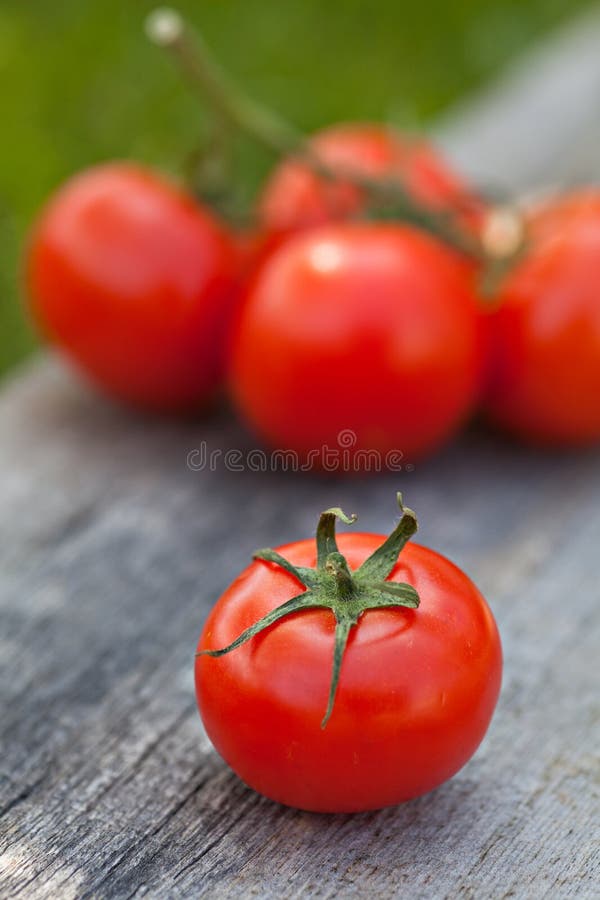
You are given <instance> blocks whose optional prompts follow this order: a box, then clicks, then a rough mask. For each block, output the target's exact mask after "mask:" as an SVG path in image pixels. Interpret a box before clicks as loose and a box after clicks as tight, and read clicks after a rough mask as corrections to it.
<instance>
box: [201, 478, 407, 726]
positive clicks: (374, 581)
mask: <svg viewBox="0 0 600 900" xmlns="http://www.w3.org/2000/svg"><path fill="white" fill-rule="evenodd" d="M396 497H397V502H398V506H399V508H400V513H401V518H400V521H399V522H398V524H397V525H396V527H395V528H394V530H393V531H392V533H391V534H390V536H389V537H388V538H387V540H386V541H384V543H383V544H382V545H381V546H380V547H378V548H377V550H375V551H374V552H373V553H372V554H371V556H369V557H368V559H366V560H365V561H364V562H363V563H362V565H361V566H359V568H358V569H356V570H355V571H351V570H350V568H349V566H348V563H347V561H346V559H345V557H344V556H343V554H342V553H340V551H339V549H338V546H337V541H336V536H335V525H336V520H337V519H339V520H340V521H342V522H343V523H344V524H345V525H352V524H354V522H355V521H356V516H347V515H346V514H345V513H344V512H343V511H342V510H341V509H339V508H337V507H336V508H332V509H327V510H325V512H323V513H322V514H321V516H320V518H319V523H318V525H317V533H316V543H317V565H316V567H315V568H314V569H313V568H307V567H304V566H295V565H293V563H291V562H290V561H289V560H287V559H285V557H283V556H281V554H279V553H277V551H276V550H271V549H269V548H268V549H264V550H258V551H257V552H256V553H254V554H253V559H257V560H263V561H264V562H266V563H272V564H274V565H277V566H280V567H281V568H282V569H284V570H285V571H286V572H289V573H290V574H291V575H293V576H294V578H296V579H297V581H299V582H300V583H301V584H302V585H304V587H305V591H303V592H302V593H301V594H298V595H297V596H295V597H292V598H291V599H290V600H287V601H286V602H285V603H282V604H281V605H280V606H278V607H276V608H275V609H273V610H271V612H269V613H267V614H266V615H265V616H263V617H262V618H261V619H259V620H258V621H257V622H255V623H254V625H251V626H250V627H249V628H247V629H246V630H245V631H243V632H242V633H241V634H240V635H239V637H237V638H236V640H234V641H232V643H231V644H229V645H228V646H227V647H223V648H221V649H219V650H201V651H200V652H199V653H197V654H196V655H197V656H213V657H219V656H223V655H224V654H226V653H230V652H231V651H232V650H235V649H236V648H237V647H239V646H241V644H244V643H245V642H246V641H248V640H250V639H251V638H253V637H254V636H255V635H257V634H259V633H260V632H261V631H264V629H266V628H269V627H270V626H271V625H274V624H275V623H276V622H278V621H279V620H280V619H283V618H284V617H286V616H289V615H291V614H292V613H296V612H300V611H301V610H305V609H330V610H331V611H332V613H333V615H334V617H335V622H336V625H335V634H334V649H333V667H332V674H331V682H330V688H329V698H328V702H327V709H326V711H325V715H324V717H323V720H322V722H321V728H325V726H326V725H327V722H328V721H329V718H330V716H331V713H332V711H333V706H334V703H335V696H336V692H337V687H338V683H339V677H340V671H341V666H342V660H343V658H344V653H345V650H346V646H347V643H348V637H349V635H350V632H351V630H352V628H354V627H355V626H356V625H357V624H358V622H359V619H360V617H361V616H362V614H363V613H364V612H366V610H368V609H383V608H390V607H400V606H402V607H407V608H409V609H416V608H417V607H418V606H419V602H420V600H419V595H418V593H417V591H416V590H415V588H414V587H413V586H412V585H410V584H406V583H404V582H397V581H387V580H386V579H387V577H388V576H389V575H390V573H391V572H392V570H393V568H394V566H395V565H396V563H397V561H398V556H399V555H400V552H401V550H402V548H403V547H404V546H405V544H406V543H407V542H408V541H409V540H410V538H411V537H412V536H413V535H414V534H415V532H416V530H417V527H418V526H417V518H416V515H415V513H414V512H413V511H412V509H408V508H407V507H405V506H404V505H403V503H402V494H400V493H398V494H397V495H396Z"/></svg>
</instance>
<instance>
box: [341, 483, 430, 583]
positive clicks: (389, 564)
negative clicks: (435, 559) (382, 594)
mask: <svg viewBox="0 0 600 900" xmlns="http://www.w3.org/2000/svg"><path fill="white" fill-rule="evenodd" d="M396 502H397V503H398V507H399V508H400V513H401V517H400V521H399V522H398V524H397V525H396V527H395V528H394V530H393V531H392V533H391V534H390V536H389V538H388V539H387V541H385V542H384V543H383V544H382V545H381V547H378V548H377V550H375V552H374V553H372V554H371V556H369V558H368V559H366V560H365V561H364V563H363V564H362V566H360V567H359V568H358V569H357V571H356V578H357V579H358V580H360V581H363V580H364V581H367V580H368V581H373V580H377V581H383V580H384V579H385V578H387V576H388V575H389V574H390V572H391V571H392V569H393V568H394V566H395V565H396V563H397V562H398V556H399V555H400V552H401V550H402V548H403V547H404V545H405V544H406V543H408V541H409V540H410V539H411V537H412V536H413V534H415V532H416V531H417V528H418V525H417V517H416V515H415V514H414V512H413V511H412V509H408V507H405V506H404V504H403V503H402V494H401V493H400V492H398V493H397V494H396Z"/></svg>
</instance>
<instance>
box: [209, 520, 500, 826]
mask: <svg viewBox="0 0 600 900" xmlns="http://www.w3.org/2000/svg"><path fill="white" fill-rule="evenodd" d="M384 541H385V538H384V537H383V536H382V535H377V534H343V535H341V537H340V538H339V550H340V551H341V553H343V554H344V556H345V558H346V560H347V563H348V565H349V567H350V570H352V571H351V576H352V578H353V580H354V582H355V583H356V581H357V580H358V579H359V577H360V575H359V573H357V572H356V571H355V570H356V569H357V568H358V567H359V566H361V564H363V563H364V562H365V560H366V559H367V558H368V557H369V556H370V555H371V554H373V553H374V552H375V551H376V550H377V549H378V548H380V547H381V546H382V545H383V543H384ZM388 541H389V539H388ZM329 546H330V547H331V546H332V545H331V544H330V545H329ZM262 552H263V553H265V556H266V555H267V553H268V552H269V551H262ZM270 552H271V554H272V553H273V551H270ZM278 552H279V553H280V554H282V556H283V557H285V558H286V559H287V560H289V562H290V563H292V564H293V565H294V566H297V567H311V568H313V567H315V565H316V563H317V552H316V547H315V542H314V540H303V541H298V542H296V543H293V544H288V545H286V546H285V547H281V548H279V551H278ZM337 555H338V556H339V555H340V554H339V553H338V554H337ZM329 556H331V554H329ZM301 571H302V570H301ZM304 571H305V570H304ZM388 573H389V574H388V575H387V578H386V583H387V584H388V585H389V583H390V582H391V583H392V584H394V585H398V584H402V583H404V588H407V586H412V588H410V587H409V588H408V589H409V590H413V592H414V589H416V591H417V592H418V595H419V598H420V605H419V607H418V609H410V608H402V607H390V608H377V609H372V608H368V609H367V610H366V611H365V612H363V613H362V615H359V618H358V621H357V624H356V625H355V627H352V628H351V630H350V633H349V637H348V640H347V644H346V646H345V653H344V654H343V657H342V662H341V669H340V674H339V682H338V685H337V693H336V694H335V702H334V705H333V708H332V711H331V716H330V718H329V720H328V722H327V724H326V726H325V727H323V723H322V719H323V713H324V711H325V708H326V706H327V703H328V696H329V694H330V690H331V680H332V660H333V647H334V632H335V630H336V618H335V617H334V614H333V613H332V611H331V609H328V608H320V609H304V610H301V611H298V612H293V613H291V614H289V615H286V616H285V617H283V618H279V620H278V621H277V622H276V623H275V624H272V625H270V626H269V627H267V628H266V629H265V630H263V631H262V632H261V633H260V634H258V635H256V636H253V637H250V638H249V639H248V640H246V642H245V643H242V644H241V645H240V646H237V647H236V648H235V649H233V650H231V652H227V653H226V654H225V655H222V656H220V658H218V659H215V658H211V657H210V656H206V655H200V656H197V658H196V669H195V676H196V692H197V698H198V704H199V709H200V713H201V715H202V719H203V721H204V724H205V727H206V730H207V732H208V735H209V737H210V739H211V741H212V742H213V744H214V746H215V747H216V749H217V750H218V751H219V753H220V754H221V755H222V756H223V758H224V759H225V761H226V762H227V763H228V764H229V765H230V766H231V767H232V769H233V770H234V771H235V772H236V773H237V774H238V775H239V776H240V778H242V779H243V781H245V782H246V784H248V785H250V786H251V787H252V788H254V789H255V790H257V791H259V792H260V793H262V794H265V795H266V796H267V797H270V798H271V799H273V800H276V801H279V802H280V803H285V804H287V805H289V806H295V807H299V808H301V809H307V810H313V811H317V812H356V811H361V810H368V809H377V808H380V807H383V806H390V805H393V804H396V803H400V802H402V801H404V800H408V799H410V798H412V797H416V796H418V795H420V794H423V793H425V792H427V791H430V790H432V789H433V788H435V787H436V786H437V785H439V784H441V783H442V782H443V781H446V780H447V779H448V778H450V777H451V776H452V775H453V774H454V773H455V772H457V771H458V770H459V769H460V768H461V767H462V766H463V765H464V764H465V763H466V762H467V760H468V759H470V757H471V756H472V754H473V753H474V752H475V750H476V748H477V747H478V745H479V743H480V742H481V740H482V738H483V736H484V734H485V732H486V730H487V727H488V725H489V722H490V719H491V717H492V713H493V711H494V707H495V705H496V701H497V698H498V693H499V690H500V681H501V671H502V652H501V646H500V639H499V635H498V631H497V628H496V625H495V622H494V619H493V616H492V614H491V612H490V610H489V608H488V606H487V605H486V602H485V600H484V599H483V597H482V595H481V594H480V593H479V591H478V590H477V588H476V587H475V585H474V584H473V582H472V581H470V580H469V578H467V576H466V575H465V574H464V573H463V572H462V571H461V570H460V569H458V568H457V567H456V566H455V565H453V564H452V563H451V562H450V561H449V560H447V559H445V558H444V557H443V556H440V555H439V554H438V553H435V552H434V551H433V550H429V549H427V548H426V547H422V546H419V545H416V544H408V545H407V546H406V547H405V549H404V550H403V551H402V555H401V557H400V561H397V552H395V554H394V559H392V561H391V563H390V565H389V566H388ZM309 574H310V573H309ZM313 575H314V571H313ZM321 577H323V576H322V575H321ZM396 589H398V588H396ZM303 591H305V589H304V586H303V583H302V581H300V580H299V579H298V578H297V577H295V575H294V574H293V572H291V571H287V570H285V569H283V568H281V567H280V566H278V565H275V564H274V563H273V562H272V561H266V560H265V558H263V559H257V560H256V561H255V562H254V563H252V565H250V566H249V567H248V568H247V569H246V570H245V571H243V572H242V573H241V575H240V576H239V577H238V578H237V579H236V580H235V581H234V582H233V584H232V585H231V586H230V587H229V588H228V590H227V591H225V593H224V594H223V595H222V597H221V598H220V599H219V600H218V602H217V604H216V605H215V607H214V608H213V610H212V612H211V614H210V616H209V618H208V620H207V622H206V625H205V627H204V630H203V632H202V635H201V637H200V641H199V643H198V650H199V651H202V652H205V651H207V650H208V651H212V652H214V651H216V650H217V649H219V648H224V647H227V645H229V644H231V643H232V642H233V641H234V640H236V639H237V638H238V636H240V634H242V633H243V632H244V630H245V629H247V628H248V627H250V626H252V625H253V624H254V623H256V622H257V621H258V620H260V619H261V617H263V616H265V615H266V614H268V613H270V612H271V611H273V610H274V609H276V608H277V607H278V606H280V605H281V604H282V603H285V602H286V601H289V600H290V598H293V597H295V596H299V597H302V596H306V593H304V594H303ZM341 602H342V603H343V602H347V601H341ZM349 602H352V601H351V600H350V601H349Z"/></svg>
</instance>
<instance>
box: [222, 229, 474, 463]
mask: <svg viewBox="0 0 600 900" xmlns="http://www.w3.org/2000/svg"><path fill="white" fill-rule="evenodd" d="M230 365H231V372H230V385H231V390H232V395H233V398H234V401H235V403H236V405H237V407H238V410H239V411H240V412H241V414H242V416H243V418H245V419H246V421H247V423H248V424H249V426H250V427H251V429H252V430H254V431H255V432H256V433H257V434H258V435H259V436H260V437H261V438H262V439H263V440H264V441H265V442H266V443H267V444H269V445H271V446H273V447H276V448H280V449H283V450H292V451H295V452H297V453H298V454H299V456H300V457H301V458H302V459H303V460H304V459H307V458H308V459H310V458H311V453H314V452H315V451H319V449H320V448H323V447H324V446H327V447H329V448H333V449H334V450H338V449H339V446H340V445H339V443H338V436H339V435H340V433H341V432H347V431H348V430H352V431H353V432H354V433H355V438H356V440H355V443H354V446H352V447H350V448H348V462H349V464H350V465H349V468H350V470H351V471H361V469H362V468H364V465H365V464H366V463H365V460H364V458H363V456H362V455H361V454H364V452H365V451H369V450H375V451H378V452H379V453H380V454H385V453H388V452H395V451H398V452H400V453H401V454H403V459H404V460H405V461H409V462H412V461H413V460H414V459H416V458H419V457H422V456H424V455H426V454H427V453H430V452H432V451H433V450H435V449H436V448H437V447H438V446H440V445H441V444H442V443H443V442H444V441H446V440H448V439H449V438H450V437H451V436H452V435H453V434H454V433H455V432H456V431H457V430H458V428H459V426H460V425H461V424H462V423H463V422H464V420H465V419H466V418H467V417H468V416H469V414H470V412H471V410H472V409H473V407H474V405H475V403H476V401H477V400H478V397H479V394H480V391H481V383H482V372H483V324H482V316H481V314H480V312H479V309H478V304H477V299H476V296H475V290H474V273H473V269H472V267H471V266H470V264H468V263H467V262H466V261H465V260H463V259H462V258H461V257H459V256H458V254H456V253H454V252H452V251H450V250H448V249H446V247H445V246H443V245H442V244H440V243H439V242H438V241H436V240H434V239H433V238H430V237H429V236H428V235H425V234H424V233H422V232H420V231H418V230H416V229H413V228H409V227H406V226H399V225H390V224H381V223H371V224H362V225H359V224H351V223H340V224H334V225H330V226H324V227H323V228H321V229H317V230H314V231H310V232H305V233H302V234H299V235H296V236H294V237H293V238H290V239H289V240H288V241H287V242H286V243H285V244H283V245H282V246H281V247H280V249H279V250H278V251H277V252H275V253H274V254H273V255H272V256H271V257H270V258H269V259H268V260H267V261H266V262H265V263H263V266H262V268H261V269H260V271H259V273H258V275H257V276H256V277H255V278H254V279H253V281H252V283H251V285H250V287H249V289H248V292H247V294H246V296H245V299H244V302H243V303H242V304H241V306H240V309H239V313H238V315H237V316H236V319H235V323H234V326H233V329H232V339H231V364H230ZM341 462H343V463H344V465H345V462H346V459H345V458H344V459H343V460H341ZM313 463H314V465H315V466H316V467H318V466H319V465H321V464H322V460H321V459H320V458H318V459H313Z"/></svg>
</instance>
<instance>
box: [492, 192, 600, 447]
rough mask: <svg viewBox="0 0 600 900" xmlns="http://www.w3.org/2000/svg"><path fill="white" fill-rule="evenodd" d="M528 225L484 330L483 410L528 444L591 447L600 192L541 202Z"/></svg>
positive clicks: (596, 391)
mask: <svg viewBox="0 0 600 900" xmlns="http://www.w3.org/2000/svg"><path fill="white" fill-rule="evenodd" d="M528 225H529V245H528V247H527V252H526V255H525V257H524V258H523V259H522V261H520V262H519V263H518V264H517V265H516V266H515V267H514V268H513V270H512V271H511V272H510V273H509V275H508V276H507V277H506V279H505V280H504V281H503V283H502V285H501V287H500V291H499V295H498V309H497V311H496V312H495V314H494V315H493V317H492V320H491V330H490V331H491V361H490V368H491V372H490V386H489V392H488V397H487V410H488V413H489V415H490V417H491V418H492V420H493V421H495V422H496V423H498V424H499V425H501V426H503V427H504V428H506V429H508V430H509V431H511V432H513V433H514V434H516V435H518V436H520V437H522V438H525V439H527V440H530V441H532V442H536V443H543V444H556V445H564V446H577V445H583V444H589V443H592V442H594V441H597V440H600V295H599V289H598V285H600V192H599V191H594V190H585V191H579V192H575V193H573V194H571V195H568V196H565V197H560V198H558V199H555V200H551V201H548V202H547V203H545V204H543V205H542V206H540V207H538V208H537V209H535V210H534V211H533V212H532V213H531V214H530V217H529V222H528Z"/></svg>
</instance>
